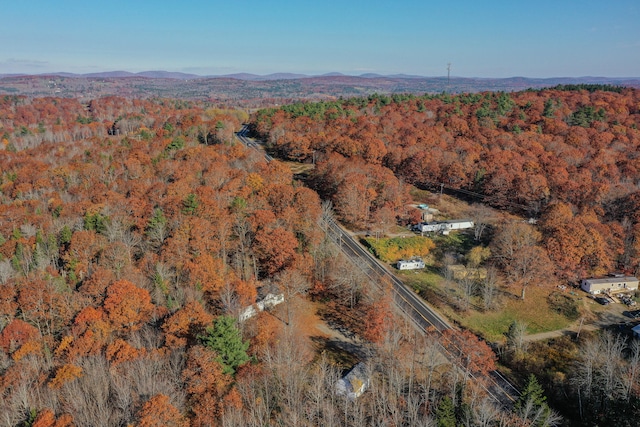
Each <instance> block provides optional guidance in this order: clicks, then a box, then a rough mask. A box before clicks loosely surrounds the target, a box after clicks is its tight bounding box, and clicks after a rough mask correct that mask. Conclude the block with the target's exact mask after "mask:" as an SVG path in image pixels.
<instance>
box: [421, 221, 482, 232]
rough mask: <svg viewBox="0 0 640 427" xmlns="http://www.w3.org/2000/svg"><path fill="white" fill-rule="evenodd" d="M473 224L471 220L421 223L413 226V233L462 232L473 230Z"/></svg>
mask: <svg viewBox="0 0 640 427" xmlns="http://www.w3.org/2000/svg"><path fill="white" fill-rule="evenodd" d="M473 227H474V223H473V221H471V220H468V219H464V220H451V221H434V222H421V223H419V224H416V225H414V226H413V229H414V230H415V231H418V232H420V233H434V232H440V233H444V234H448V232H449V231H451V230H464V229H468V228H473Z"/></svg>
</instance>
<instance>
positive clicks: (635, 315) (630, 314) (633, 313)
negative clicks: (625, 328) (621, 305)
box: [622, 310, 640, 319]
mask: <svg viewBox="0 0 640 427" xmlns="http://www.w3.org/2000/svg"><path fill="white" fill-rule="evenodd" d="M622 314H624V315H625V316H627V317H630V318H632V319H637V318H639V317H640V310H634V311H623V312H622Z"/></svg>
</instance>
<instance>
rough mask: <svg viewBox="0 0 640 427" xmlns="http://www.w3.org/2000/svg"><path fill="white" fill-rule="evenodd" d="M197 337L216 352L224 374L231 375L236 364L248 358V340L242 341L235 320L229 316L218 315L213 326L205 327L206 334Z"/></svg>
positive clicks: (238, 364) (234, 370) (240, 363)
mask: <svg viewBox="0 0 640 427" xmlns="http://www.w3.org/2000/svg"><path fill="white" fill-rule="evenodd" d="M199 338H200V340H201V341H202V343H203V344H204V345H205V346H207V347H209V348H210V349H211V350H214V351H215V352H216V353H218V358H217V359H216V360H217V361H218V362H219V363H220V364H221V365H222V367H223V372H224V373H226V374H230V375H233V374H234V373H235V372H236V368H237V367H238V366H240V365H242V364H243V363H245V362H247V361H248V360H249V356H248V355H247V349H248V348H249V342H248V341H244V342H243V341H242V336H241V335H240V331H239V330H238V328H237V327H236V321H235V319H234V318H233V317H231V316H220V317H218V318H217V319H216V320H215V322H214V324H213V326H210V327H208V328H207V329H206V335H203V336H200V337H199Z"/></svg>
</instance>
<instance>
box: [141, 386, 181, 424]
mask: <svg viewBox="0 0 640 427" xmlns="http://www.w3.org/2000/svg"><path fill="white" fill-rule="evenodd" d="M188 425H189V422H188V421H187V420H186V419H185V418H184V416H183V415H182V414H181V413H180V411H178V409H177V408H176V407H175V406H173V405H172V404H171V402H170V401H169V397H168V396H166V395H164V394H162V393H161V394H156V395H155V396H153V397H151V398H150V399H149V400H147V401H146V402H145V403H144V405H142V408H141V409H140V412H138V426H140V427H187V426H188Z"/></svg>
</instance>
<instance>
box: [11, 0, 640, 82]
mask: <svg viewBox="0 0 640 427" xmlns="http://www.w3.org/2000/svg"><path fill="white" fill-rule="evenodd" d="M3 3H4V4H3V5H2V6H0V16H1V17H2V19H1V21H0V22H1V24H0V46H1V47H0V74H2V73H28V74H38V73H46V72H56V71H68V72H76V73H86V72H99V71H114V70H126V71H131V72H139V71H147V70H166V71H181V72H188V73H195V74H200V75H219V74H231V73H239V72H248V73H255V74H270V73H275V72H290V73H303V74H323V73H328V72H334V71H335V72H342V73H345V74H351V75H358V74H362V73H370V72H372V73H380V74H396V73H405V74H417V75H423V76H443V75H446V73H447V64H448V63H451V75H452V76H464V77H511V76H525V77H564V76H566V77H580V76H606V77H638V76H640V1H638V0H604V1H595V0H537V1H525V0H510V1H502V0H497V1H492V0H484V1H483V0H440V1H431V0H415V1H413V0H411V1H409V0H396V1H389V0H387V1H377V0H368V1H361V0H352V1H349V0H342V1H339V0H322V1H306V0H298V1H296V2H293V1H282V0H268V1H266V0H265V1H257V0H227V1H225V2H220V1H217V0H209V1H197V0H183V1H162V0H155V1H148V0H128V1H121V0H115V1H104V0H93V1H87V0H84V1H76V0H58V1H56V2H54V1H51V0H26V1H9V0H6V1H4V2H3Z"/></svg>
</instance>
